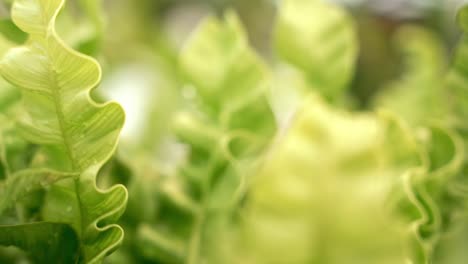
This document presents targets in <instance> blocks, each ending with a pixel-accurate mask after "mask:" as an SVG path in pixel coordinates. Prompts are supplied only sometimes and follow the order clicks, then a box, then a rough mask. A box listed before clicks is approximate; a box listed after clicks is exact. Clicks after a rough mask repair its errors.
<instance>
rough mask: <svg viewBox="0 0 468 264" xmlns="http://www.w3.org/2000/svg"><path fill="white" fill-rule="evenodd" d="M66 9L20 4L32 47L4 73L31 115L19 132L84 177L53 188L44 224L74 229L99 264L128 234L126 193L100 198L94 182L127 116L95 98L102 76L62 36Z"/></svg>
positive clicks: (55, 0) (9, 59)
mask: <svg viewBox="0 0 468 264" xmlns="http://www.w3.org/2000/svg"><path fill="white" fill-rule="evenodd" d="M63 4H64V1H63V0H46V1H39V0H17V1H15V2H14V4H13V7H12V19H13V21H14V22H15V24H16V25H17V26H18V27H19V28H20V29H21V30H23V31H24V32H26V33H28V34H29V41H28V42H27V44H26V45H25V46H21V47H18V48H14V49H12V50H10V51H9V52H8V53H7V54H6V55H5V57H4V58H3V60H2V61H1V62H0V73H1V74H2V76H3V77H4V78H5V79H6V80H8V81H9V82H10V83H12V84H13V85H15V86H17V87H19V88H20V89H21V92H22V97H23V101H24V108H25V110H26V111H25V112H26V113H25V115H24V116H23V117H22V118H21V119H20V120H19V123H18V126H19V129H20V131H21V134H22V135H23V136H24V137H25V138H26V139H28V140H29V141H31V142H33V143H35V144H39V145H40V146H41V147H42V154H43V155H45V156H46V157H47V158H46V159H45V160H46V162H45V163H44V164H43V165H47V166H49V168H50V169H55V170H59V171H64V172H70V173H77V174H79V175H80V176H79V177H78V178H76V179H74V180H69V181H63V182H61V183H57V184H56V185H55V186H53V187H52V188H51V190H50V191H49V192H48V193H47V197H46V202H45V205H44V208H43V209H42V214H43V218H44V219H45V220H47V221H53V222H65V223H69V224H71V225H72V226H73V228H75V230H76V232H77V234H78V236H79V239H80V248H81V257H80V261H81V262H84V263H99V262H100V261H101V260H102V259H103V257H104V256H105V255H106V254H109V253H110V252H112V251H113V250H115V248H116V247H117V246H118V245H119V244H120V243H121V241H122V239H123V230H122V228H121V227H119V226H118V225H116V224H114V223H115V222H116V221H117V219H118V218H119V217H120V215H121V214H122V213H123V211H124V210H125V204H126V200H127V191H126V189H125V188H124V187H123V186H121V185H115V186H113V187H112V188H110V189H109V190H105V191H103V190H100V189H98V188H97V187H96V182H95V181H96V179H95V178H96V174H97V172H98V171H99V169H100V168H101V167H102V165H103V164H104V163H105V162H106V161H107V160H108V159H109V158H110V157H111V155H112V154H113V153H114V150H115V148H116V144H117V141H118V137H119V133H120V130H121V129H122V126H123V122H124V112H123V110H122V108H121V106H120V105H119V104H117V103H114V102H109V103H105V104H97V103H95V102H94V101H93V100H92V99H91V98H90V95H89V93H90V91H91V90H92V89H94V88H95V87H96V86H97V85H98V83H99V81H100V78H101V69H100V67H99V64H98V63H97V62H96V61H95V60H94V59H92V58H90V57H88V56H85V55H83V54H80V53H77V52H75V51H73V50H72V49H70V48H69V47H67V46H66V45H65V44H64V43H63V41H62V40H61V39H60V38H59V37H58V36H57V34H56V32H55V20H56V17H57V15H58V13H59V11H60V10H61V8H62V7H63Z"/></svg>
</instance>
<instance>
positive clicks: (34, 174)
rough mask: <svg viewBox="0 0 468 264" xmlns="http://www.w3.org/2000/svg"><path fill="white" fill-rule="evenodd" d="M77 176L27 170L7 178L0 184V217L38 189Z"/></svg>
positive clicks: (43, 170)
mask: <svg viewBox="0 0 468 264" xmlns="http://www.w3.org/2000/svg"><path fill="white" fill-rule="evenodd" d="M75 176H78V175H77V174H73V173H61V172H57V171H51V170H47V169H28V170H24V171H19V172H17V173H14V174H13V175H11V176H9V177H8V178H7V179H6V181H5V182H3V184H2V183H0V215H1V214H2V212H3V211H4V210H5V209H7V208H8V207H9V206H12V205H13V204H14V203H15V202H16V201H18V200H19V199H21V198H22V197H24V196H26V195H28V194H30V193H31V192H34V191H36V190H38V189H44V188H48V187H50V186H51V185H52V184H53V183H55V182H57V181H59V180H62V179H66V178H71V177H75Z"/></svg>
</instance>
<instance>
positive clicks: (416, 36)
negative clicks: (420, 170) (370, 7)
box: [375, 26, 449, 125]
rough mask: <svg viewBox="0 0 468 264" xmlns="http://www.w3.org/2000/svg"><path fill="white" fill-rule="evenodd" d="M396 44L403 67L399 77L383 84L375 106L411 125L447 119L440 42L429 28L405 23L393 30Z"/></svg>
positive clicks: (444, 66)
mask: <svg viewBox="0 0 468 264" xmlns="http://www.w3.org/2000/svg"><path fill="white" fill-rule="evenodd" d="M395 44H396V45H395V46H396V47H397V48H398V49H399V51H400V53H401V54H402V56H403V60H404V69H405V70H404V72H403V75H402V76H401V77H400V79H399V80H397V81H393V82H391V83H389V84H388V85H386V87H384V90H383V92H381V93H380V94H379V95H378V96H377V98H376V102H375V104H376V106H377V107H382V108H385V109H388V110H390V111H392V112H394V113H396V114H398V115H400V116H401V117H403V118H404V119H405V120H407V121H408V122H409V123H411V124H412V125H420V124H424V123H427V122H430V121H432V122H434V121H441V120H444V119H446V116H447V114H448V108H449V106H448V103H449V101H448V100H447V94H446V91H444V90H443V75H442V74H443V73H444V71H445V68H446V63H445V52H444V50H443V46H442V43H441V42H440V41H439V40H438V39H437V36H436V35H435V34H434V33H432V32H431V31H428V30H426V29H424V28H419V27H415V26H406V27H403V28H401V29H400V30H399V31H398V32H397V33H396V36H395Z"/></svg>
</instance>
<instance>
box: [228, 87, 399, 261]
mask: <svg viewBox="0 0 468 264" xmlns="http://www.w3.org/2000/svg"><path fill="white" fill-rule="evenodd" d="M385 129H386V128H385V126H384V123H383V122H382V120H381V119H380V118H379V117H378V116H376V115H373V114H351V113H347V112H340V111H336V110H333V109H331V108H330V107H329V106H327V105H326V104H325V103H324V102H322V100H320V99H318V98H317V97H315V96H311V97H309V98H308V99H307V100H305V101H304V103H303V105H302V107H301V109H300V111H299V112H298V113H297V115H296V116H295V119H294V120H293V121H292V124H291V127H290V128H289V129H288V130H287V132H286V135H285V136H284V137H283V138H281V140H279V142H278V143H277V145H275V146H274V147H273V148H272V149H271V153H270V156H269V157H268V159H266V160H265V162H264V164H263V166H262V169H261V170H260V172H259V174H258V175H257V177H256V178H255V180H254V182H253V185H252V186H251V187H250V191H249V195H248V201H247V209H246V210H247V211H246V213H245V215H244V220H243V225H242V226H243V227H242V230H243V232H242V233H241V235H240V238H239V239H238V240H239V241H240V242H238V243H239V244H241V245H242V246H243V247H241V248H243V251H244V252H246V253H245V255H246V257H244V258H245V259H242V261H241V262H242V263H292V264H293V263H297V264H303V263H369V264H370V263H377V262H378V263H389V264H390V263H402V262H403V261H404V259H405V257H404V254H403V252H402V250H401V247H400V246H401V243H402V241H401V238H402V237H404V236H405V226H404V225H403V221H401V220H400V218H399V217H398V216H397V215H396V214H394V213H393V212H391V211H389V210H386V203H387V200H388V197H389V194H391V193H392V186H393V184H395V183H396V182H397V180H398V178H399V175H400V173H401V172H402V171H404V169H405V167H403V168H397V169H393V168H391V167H389V166H388V165H387V164H388V162H385V160H386V157H383V156H382V153H381V152H380V146H382V144H383V139H385V134H386V132H385ZM394 147H396V146H394ZM376 233H378V234H380V235H379V236H378V237H376V236H375V234H376ZM356 241H359V243H356ZM370 252H372V254H370ZM239 255H240V256H242V254H239ZM233 263H235V261H234V262H233Z"/></svg>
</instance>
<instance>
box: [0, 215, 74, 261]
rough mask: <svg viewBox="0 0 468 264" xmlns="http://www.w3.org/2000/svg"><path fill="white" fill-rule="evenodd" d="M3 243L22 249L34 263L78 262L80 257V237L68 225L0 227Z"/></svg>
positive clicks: (1, 243) (45, 223) (37, 224)
mask: <svg viewBox="0 0 468 264" xmlns="http://www.w3.org/2000/svg"><path fill="white" fill-rule="evenodd" d="M0 245H2V246H15V247H18V248H21V249H23V250H24V251H26V252H27V253H28V255H29V256H30V258H31V260H33V261H34V263H50V261H52V260H53V261H54V263H77V262H78V257H79V241H78V237H77V235H76V233H75V231H74V230H73V228H71V227H70V226H69V225H66V224H59V223H48V222H39V223H33V224H24V225H14V226H0Z"/></svg>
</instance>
